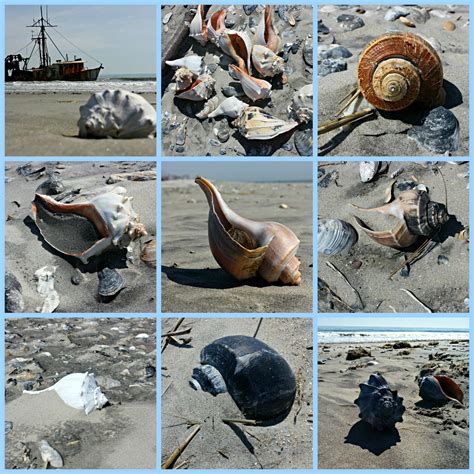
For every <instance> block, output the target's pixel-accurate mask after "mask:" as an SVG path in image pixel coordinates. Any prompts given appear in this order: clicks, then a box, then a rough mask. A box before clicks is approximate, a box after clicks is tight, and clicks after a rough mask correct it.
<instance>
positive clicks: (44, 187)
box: [36, 170, 64, 196]
mask: <svg viewBox="0 0 474 474" xmlns="http://www.w3.org/2000/svg"><path fill="white" fill-rule="evenodd" d="M46 173H47V174H48V179H47V180H46V181H44V182H43V183H41V184H40V185H39V186H38V187H37V188H36V193H38V194H46V195H48V196H51V195H56V194H60V193H62V192H63V191H64V184H63V182H62V180H61V178H60V177H59V176H58V175H57V174H56V173H54V171H52V170H47V171H46Z"/></svg>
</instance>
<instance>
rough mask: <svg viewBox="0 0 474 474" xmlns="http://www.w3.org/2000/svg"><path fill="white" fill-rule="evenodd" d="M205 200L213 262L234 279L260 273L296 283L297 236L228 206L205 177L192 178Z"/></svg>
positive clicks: (268, 278)
mask: <svg viewBox="0 0 474 474" xmlns="http://www.w3.org/2000/svg"><path fill="white" fill-rule="evenodd" d="M195 183H196V184H198V185H199V186H200V187H201V189H202V190H203V192H204V194H205V195H206V198H207V201H208V203H209V219H208V234H209V245H210V247H211V252H212V255H213V256H214V258H215V259H216V261H217V263H218V264H219V265H220V266H221V267H222V268H223V269H224V270H226V271H227V272H229V273H230V274H231V275H232V276H233V277H234V278H236V279H237V280H245V279H248V278H252V277H255V276H256V275H259V276H261V277H262V278H263V279H264V280H266V281H267V282H269V283H275V282H277V281H280V282H282V283H284V284H287V285H299V284H300V282H301V273H300V271H299V267H300V261H299V260H298V258H297V257H296V256H295V254H296V252H297V250H298V246H299V244H300V241H299V239H298V237H296V235H295V234H294V233H293V232H292V231H291V230H290V229H288V227H285V226H284V225H282V224H279V223H277V222H256V221H252V220H250V219H246V218H244V217H241V216H239V215H238V214H237V213H236V212H234V211H233V210H232V209H230V208H229V206H228V205H227V204H226V203H225V201H224V199H223V198H222V196H221V195H220V193H219V191H218V190H217V189H216V187H215V186H214V185H213V184H212V183H211V182H210V181H208V180H207V179H206V178H202V177H200V176H198V177H197V178H196V180H195Z"/></svg>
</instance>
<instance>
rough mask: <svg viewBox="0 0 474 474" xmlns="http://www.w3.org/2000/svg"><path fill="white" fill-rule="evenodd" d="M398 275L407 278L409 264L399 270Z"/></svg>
mask: <svg viewBox="0 0 474 474" xmlns="http://www.w3.org/2000/svg"><path fill="white" fill-rule="evenodd" d="M400 276H401V277H403V278H408V277H409V276H410V266H409V265H406V266H405V267H403V268H402V269H401V270H400Z"/></svg>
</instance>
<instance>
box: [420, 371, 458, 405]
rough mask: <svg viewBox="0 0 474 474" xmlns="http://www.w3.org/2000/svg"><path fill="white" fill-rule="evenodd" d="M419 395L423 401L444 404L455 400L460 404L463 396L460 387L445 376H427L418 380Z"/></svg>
mask: <svg viewBox="0 0 474 474" xmlns="http://www.w3.org/2000/svg"><path fill="white" fill-rule="evenodd" d="M418 385H419V387H420V392H419V395H420V397H421V398H422V399H423V400H427V401H430V402H435V403H444V402H446V401H448V400H457V401H458V402H459V403H462V401H463V398H464V394H463V392H462V390H461V387H459V385H458V384H457V383H456V382H455V381H454V380H453V379H451V378H450V377H447V376H446V375H427V376H425V377H422V378H421V379H420V380H418Z"/></svg>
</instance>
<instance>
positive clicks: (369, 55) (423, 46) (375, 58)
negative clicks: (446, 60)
mask: <svg viewBox="0 0 474 474" xmlns="http://www.w3.org/2000/svg"><path fill="white" fill-rule="evenodd" d="M357 81H358V84H359V89H360V90H361V91H362V94H363V96H364V97H365V99H366V100H367V101H368V102H369V103H370V104H372V105H373V106H374V107H376V108H377V109H380V110H387V111H397V110H402V109H405V108H406V107H408V106H409V105H411V104H412V103H413V102H419V103H421V104H423V105H425V106H435V105H442V104H443V103H444V100H445V92H444V89H443V66H442V64H441V60H440V58H439V56H438V54H437V53H436V51H435V50H434V48H433V47H432V46H431V45H430V44H429V43H428V42H427V41H425V40H424V39H423V38H421V37H420V36H418V35H415V34H413V33H401V32H392V33H387V34H385V35H382V36H380V37H379V38H376V39H374V40H373V41H371V42H370V43H369V44H368V45H367V46H366V48H365V49H364V51H362V53H361V55H360V59H359V64H358V66H357Z"/></svg>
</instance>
